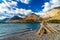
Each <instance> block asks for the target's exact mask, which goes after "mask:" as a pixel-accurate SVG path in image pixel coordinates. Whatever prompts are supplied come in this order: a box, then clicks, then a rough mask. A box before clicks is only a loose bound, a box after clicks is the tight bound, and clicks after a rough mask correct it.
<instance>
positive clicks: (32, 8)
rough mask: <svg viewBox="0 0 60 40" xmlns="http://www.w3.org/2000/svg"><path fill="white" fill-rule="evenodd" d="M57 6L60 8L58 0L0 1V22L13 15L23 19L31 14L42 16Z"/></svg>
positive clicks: (59, 0)
mask: <svg viewBox="0 0 60 40" xmlns="http://www.w3.org/2000/svg"><path fill="white" fill-rule="evenodd" d="M58 6H60V0H0V20H3V19H5V18H11V17H13V16H15V15H17V16H19V17H22V18H23V17H24V16H26V15H28V14H31V13H35V14H36V15H44V14H45V13H46V12H47V11H49V10H50V9H52V8H54V7H58Z"/></svg>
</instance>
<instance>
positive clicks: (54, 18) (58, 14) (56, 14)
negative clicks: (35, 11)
mask: <svg viewBox="0 0 60 40" xmlns="http://www.w3.org/2000/svg"><path fill="white" fill-rule="evenodd" d="M44 17H45V18H46V17H51V18H49V19H48V20H47V21H48V22H60V7H55V8H53V9H51V10H50V11H49V12H47V13H46V14H45V16H44Z"/></svg>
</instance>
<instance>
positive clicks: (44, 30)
mask: <svg viewBox="0 0 60 40" xmlns="http://www.w3.org/2000/svg"><path fill="white" fill-rule="evenodd" d="M48 33H58V31H57V30H56V29H55V28H53V27H48V26H47V22H46V21H42V25H41V27H40V29H39V30H38V32H37V35H40V36H42V35H43V34H48Z"/></svg>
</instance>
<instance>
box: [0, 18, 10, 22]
mask: <svg viewBox="0 0 60 40" xmlns="http://www.w3.org/2000/svg"><path fill="white" fill-rule="evenodd" d="M7 20H9V18H5V19H3V20H0V22H1V23H2V22H6V21H7Z"/></svg>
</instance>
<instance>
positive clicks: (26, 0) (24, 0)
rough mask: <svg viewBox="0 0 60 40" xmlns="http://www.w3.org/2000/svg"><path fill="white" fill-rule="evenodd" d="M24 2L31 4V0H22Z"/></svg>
mask: <svg viewBox="0 0 60 40" xmlns="http://www.w3.org/2000/svg"><path fill="white" fill-rule="evenodd" d="M20 1H21V2H22V3H25V4H29V2H30V0H20Z"/></svg>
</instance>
